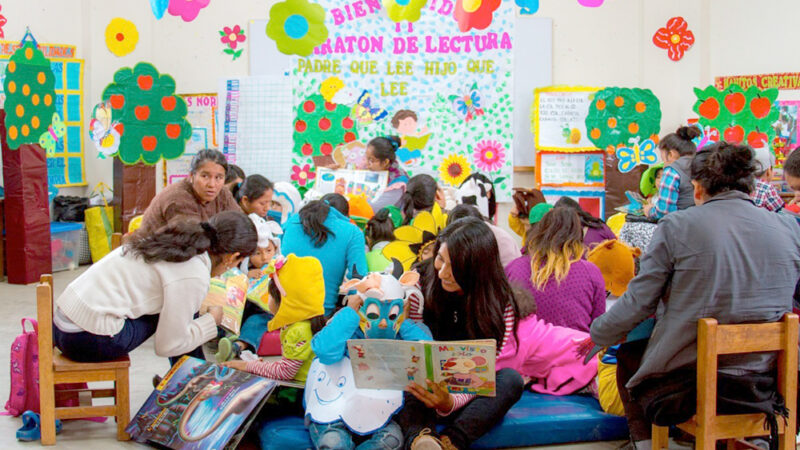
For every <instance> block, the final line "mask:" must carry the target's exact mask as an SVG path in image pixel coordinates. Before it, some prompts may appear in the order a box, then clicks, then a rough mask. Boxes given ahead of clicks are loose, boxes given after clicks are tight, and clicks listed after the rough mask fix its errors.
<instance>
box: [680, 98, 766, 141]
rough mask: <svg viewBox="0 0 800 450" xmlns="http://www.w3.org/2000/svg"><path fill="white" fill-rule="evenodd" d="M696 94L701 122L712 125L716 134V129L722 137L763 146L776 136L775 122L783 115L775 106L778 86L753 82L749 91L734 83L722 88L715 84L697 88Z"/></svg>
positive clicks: (695, 105)
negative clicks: (718, 88) (754, 83)
mask: <svg viewBox="0 0 800 450" xmlns="http://www.w3.org/2000/svg"><path fill="white" fill-rule="evenodd" d="M694 94H695V96H697V101H696V102H695V104H694V107H693V108H692V109H693V110H694V112H696V113H697V114H698V115H699V116H700V124H701V125H702V126H703V127H704V128H705V127H710V128H711V129H712V130H711V133H712V134H713V133H714V132H715V131H716V132H717V133H718V135H719V136H720V139H724V140H726V141H728V142H731V143H734V144H743V143H744V144H748V145H750V146H751V147H753V148H761V147H764V146H768V145H769V143H770V142H772V139H773V138H774V137H775V130H774V129H773V128H772V124H773V123H775V121H777V120H778V116H779V115H780V112H779V111H778V108H776V107H774V105H775V100H776V99H777V98H778V90H777V89H765V90H761V89H759V88H757V87H755V86H750V87H749V88H748V89H747V90H746V91H745V90H744V89H742V88H741V86H739V85H738V84H732V85H730V86H728V87H727V88H725V89H724V90H722V91H719V90H717V88H715V87H714V86H708V87H707V88H705V89H702V90H701V89H698V88H695V89H694Z"/></svg>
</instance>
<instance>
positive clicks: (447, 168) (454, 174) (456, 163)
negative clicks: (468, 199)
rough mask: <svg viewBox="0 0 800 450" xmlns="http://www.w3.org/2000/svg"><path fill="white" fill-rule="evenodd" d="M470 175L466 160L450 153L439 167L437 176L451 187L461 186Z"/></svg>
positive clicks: (470, 171) (470, 170)
mask: <svg viewBox="0 0 800 450" xmlns="http://www.w3.org/2000/svg"><path fill="white" fill-rule="evenodd" d="M471 173H472V169H470V168H469V162H467V158H465V157H464V156H462V155H457V154H455V153H451V154H450V155H449V156H448V157H447V158H445V159H444V161H442V165H441V166H439V174H440V175H441V176H442V179H443V180H444V182H445V183H447V184H449V185H451V186H456V187H457V186H461V183H463V182H464V180H465V179H466V178H467V177H468V176H469V175H470V174H471Z"/></svg>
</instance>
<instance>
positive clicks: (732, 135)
mask: <svg viewBox="0 0 800 450" xmlns="http://www.w3.org/2000/svg"><path fill="white" fill-rule="evenodd" d="M723 136H724V137H725V140H726V141H728V142H730V143H731V144H741V143H742V141H743V140H744V128H742V127H741V125H734V126H732V127H728V128H726V129H725V134H724V135H723Z"/></svg>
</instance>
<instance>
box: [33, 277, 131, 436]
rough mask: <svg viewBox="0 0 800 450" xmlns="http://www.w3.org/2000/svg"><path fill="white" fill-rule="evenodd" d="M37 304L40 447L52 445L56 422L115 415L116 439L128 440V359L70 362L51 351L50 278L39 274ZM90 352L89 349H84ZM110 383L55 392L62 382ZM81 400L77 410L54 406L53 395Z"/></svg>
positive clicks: (75, 408)
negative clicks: (98, 402) (97, 402)
mask: <svg viewBox="0 0 800 450" xmlns="http://www.w3.org/2000/svg"><path fill="white" fill-rule="evenodd" d="M36 305H37V314H38V320H39V407H40V410H41V430H42V445H55V443H56V428H55V420H56V419H78V418H87V417H106V416H114V418H115V419H116V421H117V440H120V441H127V440H129V439H130V437H129V436H128V434H127V433H125V427H127V426H128V422H129V421H130V398H129V382H128V370H129V368H130V366H131V360H130V359H129V358H128V357H127V356H125V357H123V358H119V359H116V360H114V361H108V362H101V363H79V362H75V361H71V360H69V359H68V358H66V357H64V356H63V355H61V353H60V352H59V351H58V350H57V349H54V348H53V276H52V275H42V278H41V281H40V282H39V284H38V285H37V286H36ZM86 350H87V351H91V349H86ZM96 381H113V382H114V388H113V389H88V388H87V389H73V390H59V391H58V392H56V391H55V385H56V384H61V383H89V382H96ZM76 394H77V395H78V396H79V398H81V400H83V398H86V399H87V400H88V401H87V402H86V403H87V405H84V404H83V403H84V402H83V401H82V402H81V405H80V406H76V407H56V396H58V397H59V398H61V397H62V396H65V397H67V396H75V395H76ZM108 397H113V398H114V404H112V405H102V406H92V405H91V399H92V398H108Z"/></svg>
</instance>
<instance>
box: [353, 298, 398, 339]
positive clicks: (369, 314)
mask: <svg viewBox="0 0 800 450" xmlns="http://www.w3.org/2000/svg"><path fill="white" fill-rule="evenodd" d="M404 303H405V301H404V299H403V298H396V299H389V300H379V299H377V298H372V297H368V298H367V299H365V300H364V304H363V305H362V306H361V309H360V310H359V311H358V312H359V315H360V316H361V319H362V330H363V331H364V336H366V338H367V339H394V338H395V336H397V332H398V331H400V325H401V324H402V323H403V320H404V319H405V314H403V311H404V308H403V306H404Z"/></svg>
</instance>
